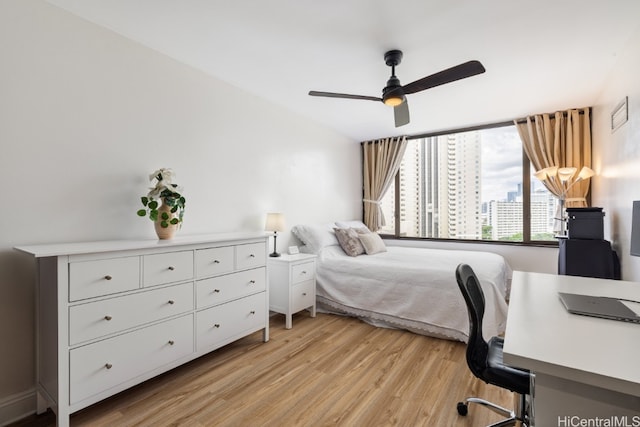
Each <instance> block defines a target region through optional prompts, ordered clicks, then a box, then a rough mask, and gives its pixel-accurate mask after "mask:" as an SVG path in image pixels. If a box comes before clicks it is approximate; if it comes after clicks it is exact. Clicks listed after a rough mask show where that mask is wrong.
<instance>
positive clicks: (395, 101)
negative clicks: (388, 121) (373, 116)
mask: <svg viewBox="0 0 640 427" xmlns="http://www.w3.org/2000/svg"><path fill="white" fill-rule="evenodd" d="M382 102H384V105H388V106H389V107H396V106H398V105H400V104H402V103H403V102H404V96H398V95H391V96H389V97H388V98H384V99H383V100H382Z"/></svg>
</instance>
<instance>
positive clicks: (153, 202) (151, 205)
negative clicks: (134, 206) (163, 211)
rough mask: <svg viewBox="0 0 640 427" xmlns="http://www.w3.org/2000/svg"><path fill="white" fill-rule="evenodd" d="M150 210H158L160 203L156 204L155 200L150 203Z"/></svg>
mask: <svg viewBox="0 0 640 427" xmlns="http://www.w3.org/2000/svg"><path fill="white" fill-rule="evenodd" d="M149 209H151V210H155V209H158V202H156V201H155V200H153V201H151V202H149Z"/></svg>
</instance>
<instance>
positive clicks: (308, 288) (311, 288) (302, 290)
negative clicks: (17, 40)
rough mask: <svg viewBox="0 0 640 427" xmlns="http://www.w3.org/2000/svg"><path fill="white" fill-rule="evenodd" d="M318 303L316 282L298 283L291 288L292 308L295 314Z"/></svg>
mask: <svg viewBox="0 0 640 427" xmlns="http://www.w3.org/2000/svg"><path fill="white" fill-rule="evenodd" d="M315 303H316V281H315V280H309V281H306V282H302V283H298V284H297V285H295V286H293V287H292V288H291V307H292V311H293V312H294V313H295V312H297V311H300V310H302V309H304V308H307V307H311V306H312V305H314V304H315Z"/></svg>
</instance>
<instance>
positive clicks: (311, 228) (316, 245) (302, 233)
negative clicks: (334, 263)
mask: <svg viewBox="0 0 640 427" xmlns="http://www.w3.org/2000/svg"><path fill="white" fill-rule="evenodd" d="M291 232H292V233H293V234H294V236H296V237H297V238H298V239H300V241H301V242H302V243H304V246H303V247H302V248H301V250H302V251H303V252H307V253H314V254H316V253H318V252H320V250H321V249H322V248H324V247H325V246H333V245H338V244H339V243H338V239H337V238H336V235H335V233H334V232H333V224H312V225H296V226H294V227H293V228H292V229H291Z"/></svg>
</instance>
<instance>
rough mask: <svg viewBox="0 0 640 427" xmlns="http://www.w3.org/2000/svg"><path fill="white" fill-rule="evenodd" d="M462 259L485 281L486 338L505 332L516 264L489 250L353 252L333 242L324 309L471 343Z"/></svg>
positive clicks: (323, 264)
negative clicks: (459, 278)
mask: <svg viewBox="0 0 640 427" xmlns="http://www.w3.org/2000/svg"><path fill="white" fill-rule="evenodd" d="M460 263H466V264H469V265H470V266H471V267H472V268H473V270H474V271H475V273H476V275H477V276H478V278H479V280H480V282H481V285H482V289H483V291H484V296H485V303H486V309H485V316H484V325H483V332H484V335H485V337H491V336H494V335H497V334H499V333H502V332H504V329H505V324H506V316H507V304H506V302H505V298H506V296H507V292H508V283H509V280H510V278H511V268H510V267H509V265H508V264H507V262H506V261H505V260H504V258H503V257H501V256H500V255H497V254H493V253H489V252H473V251H451V250H441V249H426V248H408V247H397V246H388V247H387V252H383V253H379V254H375V255H361V256H358V257H350V256H348V255H346V254H345V253H344V251H343V250H342V249H341V248H340V247H339V246H327V247H325V248H323V249H322V250H321V251H320V253H319V254H318V269H317V299H318V303H319V308H320V309H321V310H324V311H329V312H336V313H341V314H347V315H352V316H357V317H359V318H361V319H363V320H365V321H367V322H369V323H372V324H376V325H379V326H387V327H396V328H402V329H408V330H411V331H413V332H416V333H421V334H423V335H431V336H437V337H442V338H448V339H453V340H458V341H464V342H466V341H467V339H468V333H469V326H468V325H469V323H468V322H469V319H468V314H467V308H466V305H465V302H464V299H463V297H462V294H461V293H460V290H459V289H458V285H457V283H456V278H455V269H456V267H457V266H458V264H460Z"/></svg>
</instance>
